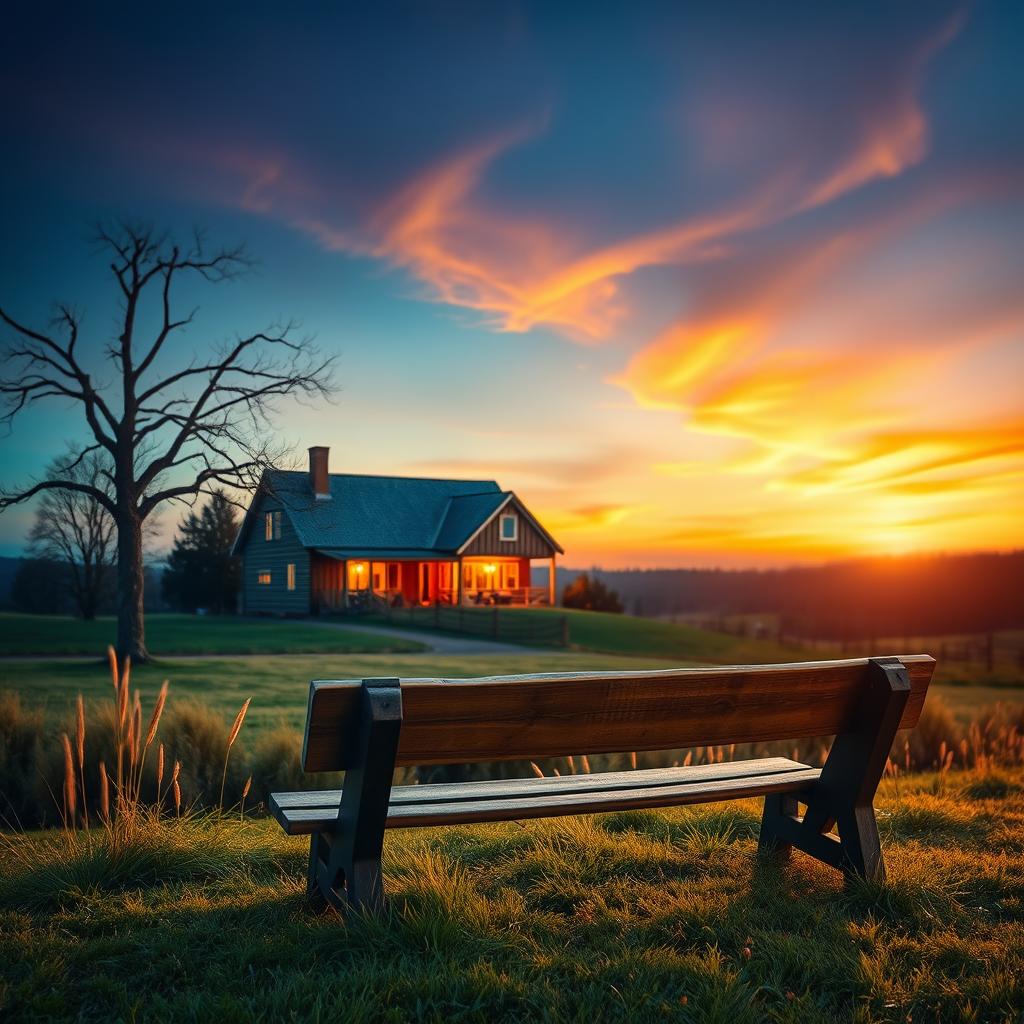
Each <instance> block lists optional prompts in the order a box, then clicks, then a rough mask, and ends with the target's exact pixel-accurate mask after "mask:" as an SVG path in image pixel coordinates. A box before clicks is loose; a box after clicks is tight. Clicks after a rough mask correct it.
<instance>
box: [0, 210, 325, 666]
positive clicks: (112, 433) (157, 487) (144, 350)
mask: <svg viewBox="0 0 1024 1024" xmlns="http://www.w3.org/2000/svg"><path fill="white" fill-rule="evenodd" d="M98 242H99V244H100V247H101V251H103V252H105V253H106V254H108V256H109V258H110V259H111V263H110V270H111V273H112V274H113V277H114V281H115V282H116V285H117V290H118V294H119V299H120V313H119V316H118V318H117V321H116V326H115V332H116V336H115V337H114V338H113V339H111V340H110V341H109V343H108V345H107V347H106V349H105V354H106V357H107V358H106V360H105V361H104V362H105V364H106V366H107V368H108V370H109V371H110V376H111V379H110V380H103V379H101V378H98V377H96V376H94V374H93V373H92V372H90V369H89V363H88V352H89V347H90V346H89V345H88V344H86V343H85V342H84V341H83V340H81V339H80V334H81V332H82V319H81V317H80V315H79V314H78V313H77V312H76V311H75V310H74V309H72V308H71V307H70V306H68V305H66V304H64V305H58V306H57V307H56V313H55V315H54V318H53V320H52V321H51V323H50V326H49V327H48V329H47V330H37V329H35V328H33V327H30V326H28V325H27V324H25V323H23V322H21V321H19V320H16V319H14V317H13V316H11V315H10V314H9V313H8V312H7V310H6V309H4V308H3V307H0V320H2V321H3V322H4V323H5V324H6V325H7V326H8V327H9V328H10V329H11V330H12V331H13V337H12V340H11V341H10V343H9V344H8V345H7V347H6V350H5V351H4V352H3V361H4V372H5V373H6V374H7V376H5V377H3V378H0V399H2V400H3V401H4V402H5V403H6V408H5V409H4V410H3V415H2V419H3V421H4V422H5V423H6V424H8V426H9V425H10V424H12V423H13V421H14V420H15V418H16V417H17V416H18V414H19V413H20V412H21V411H22V410H24V409H26V408H28V407H31V406H33V405H35V404H37V403H39V402H43V401H46V400H49V399H55V400H57V401H59V402H63V403H65V404H67V403H68V402H70V403H72V404H73V405H75V406H77V408H78V410H79V412H80V414H81V416H82V419H83V421H84V423H83V428H84V429H85V430H86V431H87V436H89V438H90V443H89V444H87V445H85V446H84V447H82V449H81V451H80V452H79V453H78V455H77V459H79V460H81V459H84V458H86V457H87V456H88V455H89V454H91V453H94V452H102V453H105V454H106V455H107V456H109V461H110V466H111V469H110V471H109V474H108V475H109V479H108V481H107V483H108V484H109V488H106V489H105V488H101V487H97V486H96V485H95V484H91V483H87V482H83V481H79V480H75V479H73V476H72V471H73V470H74V469H75V468H76V463H75V461H74V460H72V462H70V463H68V464H67V465H65V469H64V472H63V473H58V474H47V475H45V476H44V477H43V478H41V479H39V480H36V481H35V482H33V483H30V484H28V485H26V486H23V487H21V488H17V489H4V490H3V491H0V509H3V508H6V507H8V506H10V505H13V504H16V503H18V502H21V501H26V500H27V499H29V498H32V497H33V496H34V495H36V494H40V493H43V492H46V491H67V492H72V493H77V494H83V495H87V496H89V497H91V498H92V499H93V500H95V501H96V502H97V503H99V504H100V505H101V506H102V507H103V508H105V509H106V510H107V511H108V512H109V513H110V515H111V516H112V517H113V519H114V522H115V523H116V525H117V602H118V631H117V636H118V639H117V646H118V651H119V652H120V653H121V654H122V655H125V654H130V655H131V656H132V657H133V658H134V659H145V658H146V657H147V652H146V642H145V624H144V620H143V606H142V597H143V561H142V538H143V524H144V523H145V522H146V520H147V519H148V518H149V516H151V515H152V514H153V512H154V511H155V510H156V509H157V508H158V507H159V506H160V505H161V504H163V503H164V502H168V501H182V502H185V503H192V502H194V501H195V499H196V498H197V497H198V496H199V495H200V494H210V493H212V488H213V486H214V485H215V484H221V485H223V486H227V487H230V488H245V489H251V488H252V487H253V486H254V485H255V483H256V482H257V481H258V479H259V477H260V476H261V475H262V472H263V470H264V469H265V468H267V467H268V466H270V465H273V464H275V463H276V462H277V461H279V460H280V459H281V458H282V457H283V456H284V454H285V450H284V449H283V448H282V447H280V446H274V445H273V444H272V443H269V442H268V441H267V437H268V436H269V432H270V426H271V420H272V417H273V413H274V412H275V400H277V399H280V398H282V397H286V396H287V397H292V398H298V399H303V398H305V399H315V398H320V397H326V396H329V395H330V394H331V393H332V391H333V380H332V370H333V366H332V359H330V358H325V357H324V356H322V355H321V353H320V352H319V350H318V349H317V347H316V346H315V345H314V344H313V342H312V341H311V340H310V339H309V338H296V337H295V333H296V326H295V325H294V324H292V323H288V324H278V325H274V326H272V327H269V328H267V329H266V330H264V331H259V332H257V333H255V334H249V335H246V336H236V337H234V338H233V339H231V340H228V341H225V342H220V343H215V344H211V345H210V346H209V349H208V352H207V353H206V354H205V355H204V356H193V357H192V358H191V360H189V361H188V362H185V363H184V365H182V364H180V363H179V364H178V366H177V368H173V366H171V365H168V363H169V362H171V360H170V359H169V357H170V351H169V348H168V346H167V341H168V339H169V338H171V337H172V336H173V335H175V332H178V331H180V330H181V329H182V328H185V327H187V326H188V325H190V324H192V322H193V320H194V318H195V314H196V310H195V309H193V310H192V311H191V312H189V313H187V314H183V315H181V316H176V314H175V313H173V312H172V305H173V303H172V288H173V287H174V286H175V284H176V283H177V282H179V281H180V280H182V279H185V278H193V279H195V278H201V279H202V280H204V281H206V282H210V283H218V282H222V281H227V280H231V279H232V278H235V277H237V276H238V275H239V274H241V273H242V272H244V271H245V270H247V269H248V268H249V267H250V265H251V261H250V259H249V258H248V256H247V254H246V252H245V250H244V249H243V248H241V247H239V248H233V249H219V250H216V251H212V252H211V251H209V250H207V248H206V247H205V245H204V240H203V238H202V236H200V235H198V234H197V235H196V237H195V238H194V239H193V240H192V242H191V243H190V244H189V245H188V246H186V247H181V246H179V245H178V244H176V243H175V242H174V241H173V240H172V239H170V238H169V237H167V236H165V235H158V234H156V233H154V231H153V230H152V229H151V228H148V227H142V226H139V225H133V224H119V225H117V226H116V227H114V228H111V229H101V230H100V231H99V232H98ZM144 307H145V308H144ZM150 320H152V321H153V328H152V330H149V331H147V330H146V327H147V324H148V323H149V321H150Z"/></svg>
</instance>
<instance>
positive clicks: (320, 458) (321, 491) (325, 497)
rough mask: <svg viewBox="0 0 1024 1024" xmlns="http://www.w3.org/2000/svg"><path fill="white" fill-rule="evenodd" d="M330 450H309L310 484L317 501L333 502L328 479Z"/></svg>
mask: <svg viewBox="0 0 1024 1024" xmlns="http://www.w3.org/2000/svg"><path fill="white" fill-rule="evenodd" d="M330 450H331V449H330V448H321V447H317V448H310V449H309V482H310V484H311V485H312V487H313V495H314V496H315V497H316V500H317V501H330V500H331V484H330V481H329V480H328V479H327V456H328V454H329V453H330Z"/></svg>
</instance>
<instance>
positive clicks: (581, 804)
mask: <svg viewBox="0 0 1024 1024" xmlns="http://www.w3.org/2000/svg"><path fill="white" fill-rule="evenodd" d="M819 775H820V770H819V769H817V768H812V767H810V766H808V765H804V764H800V763H799V762H797V761H790V760H789V759H787V758H763V759H760V760H755V761H736V762H730V763H722V764H714V765H695V766H691V767H687V768H669V769H665V768H662V769H651V770H643V771H628V772H604V773H599V774H596V775H570V776H562V777H561V778H559V777H548V778H543V779H538V778H528V779H497V780H494V781H490V782H468V783H450V784H446V785H430V786H398V787H395V788H394V789H392V791H391V800H390V803H389V808H388V817H387V827H388V828H414V827H419V826H424V825H444V824H460V823H462V824H468V823H471V822H482V821H509V820H517V819H521V818H538V817H553V816H557V815H563V814H579V813H594V812H598V811H614V810H626V809H629V808H644V807H671V806H675V805H680V804H688V803H704V802H707V801H711V800H731V799H737V798H740V797H746V796H760V795H764V794H766V793H783V792H794V791H797V790H800V789H803V788H805V787H807V786H809V785H811V784H812V783H814V782H815V781H816V780H817V779H818V776H819ZM340 799H341V790H325V791H321V792H316V793H275V794H272V795H271V798H270V810H271V813H272V814H273V815H274V817H275V818H276V819H277V820H278V821H279V822H280V824H281V825H282V827H283V828H284V830H285V831H286V832H288V833H289V834H290V835H308V834H310V833H313V832H319V831H323V830H324V829H328V828H330V827H331V826H332V825H333V824H334V822H335V821H336V819H337V814H338V806H339V803H340Z"/></svg>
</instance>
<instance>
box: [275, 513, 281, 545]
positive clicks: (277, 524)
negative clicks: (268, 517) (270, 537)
mask: <svg viewBox="0 0 1024 1024" xmlns="http://www.w3.org/2000/svg"><path fill="white" fill-rule="evenodd" d="M280 539H281V513H280V512H275V513H274V540H280Z"/></svg>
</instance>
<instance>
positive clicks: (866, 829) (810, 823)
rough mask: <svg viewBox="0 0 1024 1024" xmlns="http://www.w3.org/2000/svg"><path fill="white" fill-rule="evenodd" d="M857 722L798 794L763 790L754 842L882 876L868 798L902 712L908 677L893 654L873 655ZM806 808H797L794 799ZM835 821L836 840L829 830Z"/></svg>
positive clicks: (851, 872)
mask: <svg viewBox="0 0 1024 1024" xmlns="http://www.w3.org/2000/svg"><path fill="white" fill-rule="evenodd" d="M868 681H869V686H868V689H867V692H866V693H865V695H864V701H863V704H862V705H861V709H860V711H861V713H860V716H859V719H858V724H857V725H856V726H855V727H854V728H853V729H852V730H851V731H850V732H847V733H842V734H840V735H839V736H836V738H835V742H834V743H833V744H832V749H831V751H830V752H829V755H828V758H827V759H826V761H825V764H824V765H823V767H822V769H821V777H820V778H819V779H818V781H817V782H816V783H815V784H814V785H813V786H812V787H811V788H809V789H808V790H806V791H805V792H802V793H797V794H788V793H787V794H773V795H769V796H767V797H765V802H764V815H763V817H762V819H761V839H760V843H759V848H760V850H761V851H762V852H763V853H770V854H774V855H781V856H783V857H784V856H788V854H789V851H790V850H791V849H792V848H793V847H794V846H795V847H796V848H797V849H799V850H803V851H804V852H805V853H809V854H810V855H811V856H812V857H817V858H818V859H819V860H822V861H824V862H825V863H826V864H829V865H831V866H832V867H835V868H838V869H839V870H841V871H842V872H843V873H844V874H846V875H847V876H858V877H860V878H868V879H873V880H876V881H881V880H883V879H884V878H885V863H884V862H883V860H882V850H881V846H880V844H879V840H878V825H877V823H876V821H875V809H874V806H873V801H874V797H875V790H876V789H877V788H878V783H879V781H880V780H881V778H882V772H883V771H884V770H885V764H886V761H887V760H888V757H889V750H890V749H891V747H892V743H893V740H894V739H895V737H896V732H897V730H898V729H899V724H900V721H901V719H902V718H903V711H904V708H905V707H906V705H907V699H908V698H909V696H910V679H909V677H908V675H907V670H906V668H904V666H903V664H902V662H900V661H899V659H898V658H872V659H871V661H870V662H869V665H868ZM798 802H799V803H803V804H806V806H807V811H806V813H805V814H804V815H803V817H800V816H798V814H797V810H798V807H797V804H798ZM836 825H838V830H839V837H838V839H837V838H836V837H835V836H834V835H832V834H831V831H832V828H833V826H836Z"/></svg>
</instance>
